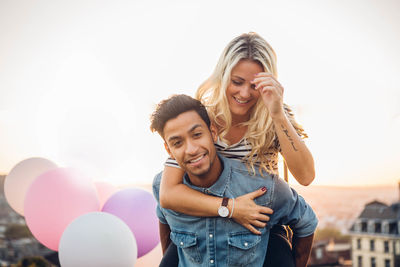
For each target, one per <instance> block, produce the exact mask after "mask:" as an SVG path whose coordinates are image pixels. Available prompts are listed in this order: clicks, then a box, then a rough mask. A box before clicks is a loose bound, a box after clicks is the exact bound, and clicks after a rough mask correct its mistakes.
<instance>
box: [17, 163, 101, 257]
mask: <svg viewBox="0 0 400 267" xmlns="http://www.w3.org/2000/svg"><path fill="white" fill-rule="evenodd" d="M24 209H25V220H26V224H27V226H28V228H29V230H31V232H32V234H33V236H34V237H35V238H36V239H37V240H38V241H39V242H41V243H42V244H43V245H45V246H46V247H48V248H50V249H52V250H58V243H59V241H60V238H61V235H62V233H63V232H64V230H65V228H66V227H67V226H68V224H69V223H71V222H72V221H73V220H74V219H75V218H77V217H79V216H80V215H83V214H85V213H88V212H92V211H99V210H100V202H99V198H98V196H97V192H96V188H95V186H94V184H93V183H92V182H91V181H90V180H89V179H87V178H86V177H84V176H83V175H81V174H80V173H78V172H76V171H74V170H72V169H67V168H57V169H54V170H51V171H48V172H45V173H43V174H42V175H40V176H38V177H37V178H36V180H35V181H33V183H32V184H31V186H30V187H29V189H28V192H27V194H26V197H25V206H24Z"/></svg>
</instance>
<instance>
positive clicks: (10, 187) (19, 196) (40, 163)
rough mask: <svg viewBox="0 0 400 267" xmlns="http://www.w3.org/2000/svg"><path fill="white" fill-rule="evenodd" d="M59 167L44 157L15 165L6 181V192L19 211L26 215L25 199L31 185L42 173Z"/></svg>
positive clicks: (9, 201) (11, 203) (14, 207)
mask: <svg viewBox="0 0 400 267" xmlns="http://www.w3.org/2000/svg"><path fill="white" fill-rule="evenodd" d="M55 168H57V165H56V164H54V163H53V162H51V161H49V160H47V159H44V158H29V159H26V160H23V161H21V162H19V163H18V164H17V165H15V166H14V167H13V168H12V169H11V171H10V172H9V174H8V175H7V177H6V179H5V181H4V194H5V196H6V199H7V201H8V204H10V206H11V208H13V209H14V210H15V211H16V212H17V213H19V214H20V215H22V216H24V199H25V195H26V192H27V191H28V188H29V186H30V185H31V183H32V182H33V180H35V179H36V177H37V176H39V175H40V174H42V173H44V172H46V171H49V170H51V169H55Z"/></svg>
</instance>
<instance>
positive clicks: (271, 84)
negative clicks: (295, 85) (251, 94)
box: [252, 72, 284, 118]
mask: <svg viewBox="0 0 400 267" xmlns="http://www.w3.org/2000/svg"><path fill="white" fill-rule="evenodd" d="M252 84H254V85H255V89H256V90H258V91H259V92H260V97H262V100H263V101H264V104H265V106H266V107H267V109H268V111H269V114H270V115H271V117H272V118H274V117H277V116H281V115H284V109H283V91H284V89H283V87H282V85H281V84H280V83H279V82H278V81H277V80H276V79H275V77H274V76H273V75H272V74H271V73H267V72H260V73H257V74H256V75H255V77H254V79H253V81H252Z"/></svg>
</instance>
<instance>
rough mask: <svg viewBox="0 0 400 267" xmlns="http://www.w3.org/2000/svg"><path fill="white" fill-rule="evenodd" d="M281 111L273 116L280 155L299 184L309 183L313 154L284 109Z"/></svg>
mask: <svg viewBox="0 0 400 267" xmlns="http://www.w3.org/2000/svg"><path fill="white" fill-rule="evenodd" d="M282 112H283V113H282V114H280V115H278V116H276V117H274V118H273V122H274V125H275V130H276V134H277V136H278V139H279V144H280V147H281V153H282V156H283V157H284V158H285V161H286V164H287V166H288V168H289V170H290V172H291V173H292V174H293V177H294V178H295V179H296V180H297V181H298V182H299V183H300V184H301V185H309V184H311V182H312V181H313V180H314V178H315V169H314V159H313V156H312V155H311V152H310V151H309V150H308V148H307V146H306V144H305V143H304V141H303V140H302V139H301V137H300V136H299V135H298V134H297V132H296V130H295V129H294V127H293V125H292V124H291V123H290V121H289V119H288V118H287V117H286V115H285V113H284V111H282Z"/></svg>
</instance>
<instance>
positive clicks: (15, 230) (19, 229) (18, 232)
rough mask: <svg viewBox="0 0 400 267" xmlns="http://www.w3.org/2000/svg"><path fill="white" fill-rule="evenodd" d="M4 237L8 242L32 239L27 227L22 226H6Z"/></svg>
mask: <svg viewBox="0 0 400 267" xmlns="http://www.w3.org/2000/svg"><path fill="white" fill-rule="evenodd" d="M4 236H5V238H6V239H8V240H12V239H20V238H31V237H33V236H32V234H31V232H30V231H29V229H28V227H27V226H26V225H24V224H10V225H8V226H7V229H6V231H5V232H4Z"/></svg>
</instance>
